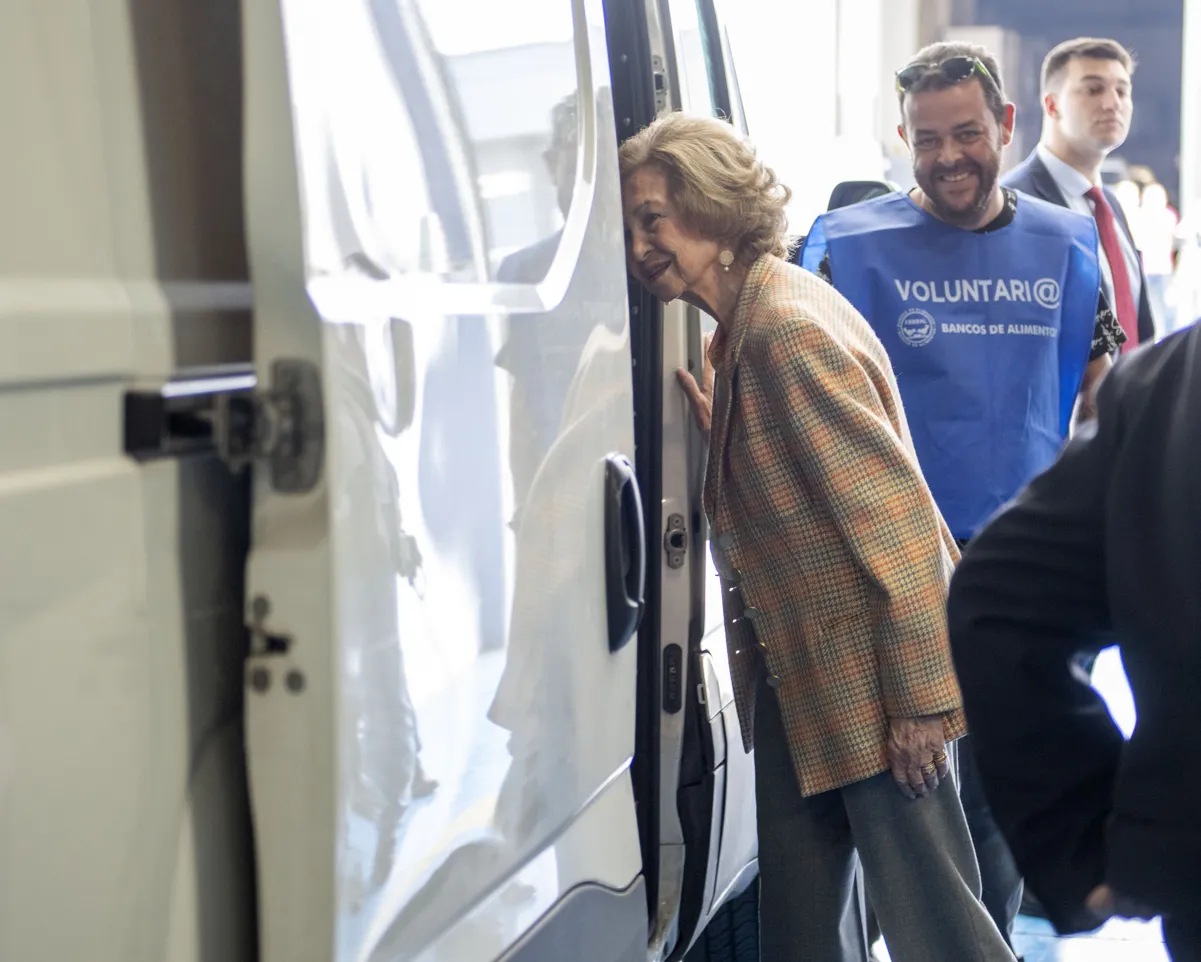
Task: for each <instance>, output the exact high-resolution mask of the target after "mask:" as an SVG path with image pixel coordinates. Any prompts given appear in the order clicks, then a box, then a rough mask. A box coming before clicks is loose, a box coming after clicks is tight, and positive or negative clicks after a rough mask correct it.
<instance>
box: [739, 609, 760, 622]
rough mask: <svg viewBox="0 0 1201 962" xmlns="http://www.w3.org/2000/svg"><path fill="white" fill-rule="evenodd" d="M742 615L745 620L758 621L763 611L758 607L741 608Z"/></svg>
mask: <svg viewBox="0 0 1201 962" xmlns="http://www.w3.org/2000/svg"><path fill="white" fill-rule="evenodd" d="M742 617H743V618H745V619H746V620H747V621H758V620H759V619H760V618H761V617H763V612H762V611H760V610H759V609H758V608H744V609H742Z"/></svg>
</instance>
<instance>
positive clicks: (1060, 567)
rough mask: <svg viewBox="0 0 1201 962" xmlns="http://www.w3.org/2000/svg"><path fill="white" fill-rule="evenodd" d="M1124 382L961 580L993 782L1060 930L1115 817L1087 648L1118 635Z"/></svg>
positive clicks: (984, 762) (997, 524)
mask: <svg viewBox="0 0 1201 962" xmlns="http://www.w3.org/2000/svg"><path fill="white" fill-rule="evenodd" d="M1119 389H1120V382H1115V381H1114V380H1113V379H1108V378H1107V379H1106V380H1105V382H1104V383H1103V384H1102V385H1101V389H1100V392H1099V397H1098V404H1099V409H1100V416H1099V418H1098V420H1097V421H1096V422H1094V423H1092V424H1089V425H1087V426H1085V427H1084V428H1083V429H1082V430H1081V432H1080V433H1079V434H1078V435H1077V436H1076V437H1075V438H1073V440H1072V441H1071V442H1070V443H1069V445H1068V447H1067V448H1066V450H1065V452H1064V454H1063V455H1062V457H1061V458H1060V460H1059V461H1058V462H1056V464H1055V465H1054V466H1053V467H1051V469H1050V470H1048V471H1047V472H1046V473H1044V474H1042V475H1040V476H1039V477H1038V478H1036V479H1035V480H1034V481H1033V482H1032V483H1031V484H1030V486H1029V487H1028V488H1027V489H1026V490H1025V491H1024V492H1023V493H1022V494H1021V495H1019V497H1018V498H1017V499H1016V500H1015V501H1014V502H1013V503H1012V504H1011V505H1010V506H1009V507H1007V508H1006V509H1004V510H1003V511H1002V512H1001V513H1000V514H999V515H998V516H997V517H996V518H995V519H994V520H993V521H992V522H991V523H990V524H989V525H988V526H987V527H986V528H985V529H984V530H983V531H982V532H980V534H979V535H977V537H976V538H975V539H974V540H973V542H972V543H971V545H970V546H969V547H968V549H967V551H966V553H965V555H964V559H963V561H961V562H960V565H959V568H958V570H957V571H956V573H955V576H954V579H953V580H952V583H951V594H950V599H949V603H948V617H949V621H950V630H951V646H952V650H953V653H954V657H955V667H956V669H957V671H958V673H959V680H960V684H961V686H962V688H963V692H964V701H965V705H966V710H967V715H968V724H969V726H970V728H971V731H972V737H973V741H974V743H975V751H976V757H977V760H978V763H979V767H980V772H981V776H982V779H983V782H984V788H985V791H986V793H987V795H988V799H989V804H990V806H991V807H992V810H993V813H994V815H995V816H996V819H997V822H998V824H999V825H1000V826H1001V829H1002V831H1003V832H1004V834H1005V836H1006V837H1007V839H1008V840H1009V843H1010V847H1011V848H1012V850H1013V853H1014V856H1015V858H1016V859H1017V862H1018V865H1019V866H1020V867H1021V869H1022V871H1023V873H1024V875H1025V876H1026V878H1027V881H1028V882H1029V884H1030V887H1031V889H1032V890H1033V891H1034V892H1035V894H1037V895H1038V897H1039V899H1040V900H1041V901H1042V902H1043V904H1044V906H1045V907H1046V908H1047V910H1048V912H1049V914H1050V917H1051V920H1052V921H1053V922H1054V923H1055V926H1056V928H1058V929H1059V930H1060V931H1061V932H1074V931H1082V930H1085V929H1091V928H1095V927H1096V925H1097V919H1096V918H1095V917H1094V916H1093V914H1092V913H1091V912H1089V911H1088V909H1087V908H1086V907H1085V902H1086V900H1087V899H1088V897H1089V894H1090V893H1091V892H1092V891H1093V890H1094V889H1095V888H1096V887H1097V886H1098V885H1100V884H1101V883H1102V881H1103V878H1104V873H1105V836H1104V833H1105V824H1106V820H1107V818H1108V816H1109V814H1110V809H1111V807H1112V791H1113V783H1114V779H1115V777H1116V773H1117V769H1118V764H1119V761H1120V757H1121V751H1122V745H1123V741H1122V736H1121V733H1120V732H1119V731H1118V730H1117V728H1116V727H1115V726H1114V724H1113V721H1112V720H1111V718H1110V716H1109V713H1108V711H1107V709H1106V707H1105V704H1104V703H1103V702H1102V700H1101V698H1100V697H1099V696H1098V695H1097V694H1096V693H1095V692H1094V691H1093V690H1092V689H1091V688H1090V687H1089V684H1088V679H1087V678H1084V677H1082V676H1078V675H1077V674H1075V673H1074V671H1073V668H1072V656H1073V655H1075V654H1076V653H1078V652H1082V651H1091V652H1097V651H1099V650H1100V649H1101V648H1102V647H1104V646H1105V645H1106V644H1107V643H1108V639H1107V632H1108V631H1109V628H1110V623H1109V599H1108V595H1107V588H1106V575H1105V554H1104V549H1105V541H1104V527H1105V526H1104V516H1105V515H1104V512H1105V502H1106V497H1107V490H1108V478H1109V470H1110V466H1111V463H1112V459H1113V456H1114V453H1115V451H1116V450H1117V447H1118V442H1119V436H1120V431H1121V412H1120V411H1119V410H1117V403H1118V400H1117V394H1118V391H1119Z"/></svg>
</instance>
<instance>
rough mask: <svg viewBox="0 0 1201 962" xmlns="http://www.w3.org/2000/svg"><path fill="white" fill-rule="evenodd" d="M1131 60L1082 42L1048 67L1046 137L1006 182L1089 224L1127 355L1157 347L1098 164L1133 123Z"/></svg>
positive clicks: (1133, 251)
mask: <svg viewBox="0 0 1201 962" xmlns="http://www.w3.org/2000/svg"><path fill="white" fill-rule="evenodd" d="M1134 67H1135V64H1134V58H1133V57H1132V56H1131V55H1130V53H1129V51H1127V50H1126V48H1125V47H1123V46H1122V45H1121V44H1120V43H1118V42H1117V41H1116V40H1102V39H1097V38H1093V37H1078V38H1076V39H1075V40H1068V41H1066V42H1065V43H1061V44H1060V45H1059V46H1058V47H1056V48H1055V49H1054V50H1052V51H1051V52H1050V53H1049V54H1047V58H1046V60H1044V61H1043V70H1042V95H1043V134H1042V139H1041V140H1040V141H1039V144H1038V146H1037V147H1035V148H1034V152H1033V153H1031V154H1030V156H1029V157H1027V158H1026V160H1024V161H1023V162H1022V163H1021V164H1019V165H1018V166H1017V167H1015V168H1014V169H1013V170H1011V171H1010V172H1009V173H1008V174H1006V175H1005V176H1004V177H1003V178H1002V183H1003V184H1004V185H1005V186H1006V187H1011V188H1013V189H1014V190H1020V191H1022V192H1023V193H1026V194H1030V195H1032V196H1034V197H1039V198H1041V199H1042V200H1045V201H1049V202H1050V203H1052V204H1058V205H1059V206H1061V207H1068V208H1070V209H1072V210H1075V211H1078V212H1079V213H1081V214H1085V215H1087V216H1089V217H1092V218H1094V219H1095V220H1096V222H1097V231H1098V234H1099V235H1100V239H1101V274H1102V281H1103V284H1104V287H1105V293H1106V297H1107V299H1108V301H1109V303H1110V305H1111V306H1112V307H1113V310H1114V312H1115V313H1116V314H1117V318H1118V322H1119V323H1120V324H1121V325H1122V330H1123V331H1125V332H1126V343H1125V344H1123V345H1122V348H1121V349H1122V351H1123V352H1126V351H1129V350H1131V349H1133V348H1135V347H1137V346H1138V345H1139V344H1141V343H1145V342H1148V341H1153V340H1155V320H1154V315H1153V314H1152V308H1151V299H1150V297H1149V294H1148V289H1147V282H1146V277H1145V276H1144V274H1143V266H1142V258H1141V257H1140V255H1139V252H1138V250H1137V248H1136V247H1135V244H1134V237H1133V235H1132V234H1131V232H1130V224H1129V223H1128V222H1127V220H1126V215H1125V213H1124V212H1123V211H1122V205H1121V203H1120V202H1119V201H1118V198H1117V195H1116V194H1115V193H1114V192H1113V191H1112V190H1110V189H1109V188H1108V187H1105V186H1103V185H1102V183H1101V164H1102V162H1103V161H1104V160H1105V158H1106V157H1108V156H1109V154H1110V153H1112V152H1113V151H1114V150H1116V149H1117V148H1118V147H1120V146H1121V145H1122V144H1123V143H1124V142H1125V140H1126V135H1127V134H1128V133H1129V132H1130V122H1131V119H1132V118H1133V116H1134V99H1133V95H1132V84H1131V78H1132V76H1133V74H1134Z"/></svg>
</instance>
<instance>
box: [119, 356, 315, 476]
mask: <svg viewBox="0 0 1201 962" xmlns="http://www.w3.org/2000/svg"><path fill="white" fill-rule="evenodd" d="M125 452H126V453H127V454H129V455H130V456H131V457H133V458H136V459H137V460H139V461H150V460H156V459H159V458H166V457H185V456H194V455H212V454H216V455H217V457H219V458H221V460H222V461H224V462H225V463H226V464H227V465H228V466H229V469H230V470H231V471H234V472H240V471H242V470H244V469H245V468H246V467H247V466H248V465H249V464H251V463H252V462H255V461H261V462H264V463H265V465H266V468H267V471H268V477H269V479H270V482H271V487H272V488H274V489H275V490H276V491H279V492H281V493H283V494H303V493H304V492H306V491H310V490H312V488H313V487H314V486H315V485H316V484H317V481H318V480H319V479H320V477H321V469H322V466H323V464H324V456H325V411H324V408H323V406H322V398H321V371H320V369H319V368H318V366H317V365H316V364H314V363H312V362H310V361H300V360H293V359H289V358H281V359H279V360H276V361H275V362H274V363H273V364H272V365H271V384H270V386H269V387H267V388H260V387H259V386H258V381H257V378H256V377H255V375H254V371H253V369H250V368H248V367H238V368H222V369H216V370H215V369H206V370H202V371H193V372H187V373H185V374H183V375H181V376H180V377H179V378H175V379H173V380H171V381H169V382H168V383H167V384H165V385H163V387H162V388H160V389H159V390H157V391H128V392H126V394H125Z"/></svg>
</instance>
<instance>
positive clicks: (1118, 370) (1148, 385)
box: [1101, 324, 1201, 421]
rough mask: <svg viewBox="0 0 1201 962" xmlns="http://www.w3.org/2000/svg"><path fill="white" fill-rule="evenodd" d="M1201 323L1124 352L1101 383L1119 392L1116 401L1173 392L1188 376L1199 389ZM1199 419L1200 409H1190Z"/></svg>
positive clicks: (1131, 401)
mask: <svg viewBox="0 0 1201 962" xmlns="http://www.w3.org/2000/svg"><path fill="white" fill-rule="evenodd" d="M1198 365H1201V324H1193V325H1192V326H1191V327H1187V328H1185V329H1184V330H1183V331H1177V332H1176V333H1175V334H1170V335H1168V336H1167V337H1165V338H1164V339H1163V340H1162V341H1160V342H1159V343H1158V344H1153V345H1147V346H1146V347H1141V348H1139V349H1138V350H1137V351H1134V352H1133V353H1131V354H1127V355H1126V356H1124V357H1123V358H1122V359H1121V360H1119V361H1118V363H1117V364H1116V365H1115V366H1114V369H1113V370H1112V371H1110V373H1109V374H1108V375H1107V376H1106V378H1105V380H1104V381H1103V382H1102V384H1101V387H1102V389H1105V388H1106V387H1108V388H1109V390H1110V391H1111V392H1113V393H1116V394H1117V395H1118V398H1119V401H1120V402H1121V403H1124V404H1128V405H1137V404H1138V403H1139V399H1140V398H1148V397H1150V396H1151V395H1153V394H1156V393H1158V391H1160V390H1165V389H1166V390H1168V391H1169V392H1171V393H1173V394H1175V392H1176V391H1178V390H1180V389H1183V388H1184V387H1185V386H1186V382H1187V381H1188V380H1189V379H1196V380H1197V384H1195V385H1191V386H1192V387H1193V389H1194V390H1198V389H1201V369H1198ZM1192 413H1193V415H1194V416H1195V417H1196V418H1197V419H1198V420H1199V421H1201V410H1199V411H1195V412H1192Z"/></svg>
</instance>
